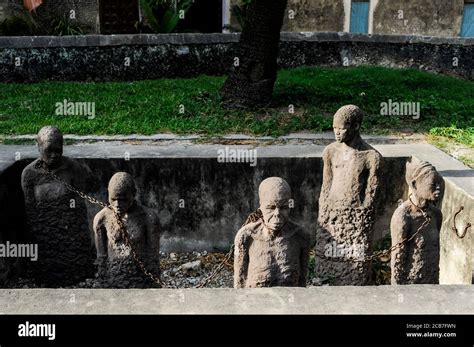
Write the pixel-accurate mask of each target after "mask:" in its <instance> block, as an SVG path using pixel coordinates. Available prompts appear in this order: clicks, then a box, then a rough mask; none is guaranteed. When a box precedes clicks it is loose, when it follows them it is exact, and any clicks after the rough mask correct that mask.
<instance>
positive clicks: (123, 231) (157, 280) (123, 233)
mask: <svg viewBox="0 0 474 347" xmlns="http://www.w3.org/2000/svg"><path fill="white" fill-rule="evenodd" d="M35 169H39V170H43V171H44V172H46V173H47V174H48V175H49V176H51V177H52V178H53V179H54V180H55V181H57V182H59V183H61V184H63V185H64V186H65V187H66V189H67V190H69V191H71V192H73V193H75V194H77V195H79V196H80V197H81V198H82V199H84V200H87V201H89V202H90V203H91V204H94V205H99V206H101V207H103V208H108V209H110V210H111V211H112V213H113V215H114V217H115V219H116V221H117V224H118V226H119V232H120V234H121V236H122V237H123V239H124V241H125V245H126V246H127V247H128V248H129V249H130V251H131V253H132V257H133V260H134V261H135V263H136V264H137V265H138V267H139V268H140V270H141V271H142V272H143V273H144V274H145V275H146V276H148V277H149V278H150V279H151V280H152V281H153V282H155V283H156V284H157V285H158V286H159V287H160V288H167V287H168V288H170V286H167V285H166V283H165V282H164V281H162V280H161V278H160V277H159V276H156V275H154V274H153V273H151V272H150V271H148V270H147V268H146V266H145V264H144V263H143V262H142V261H141V260H140V257H139V256H138V254H137V252H136V251H135V248H134V247H133V245H132V242H131V241H130V238H129V235H128V232H127V228H126V226H125V223H124V222H123V219H122V217H120V215H119V214H118V213H117V212H116V211H115V210H114V209H113V208H112V206H110V205H109V204H106V203H104V202H102V201H99V200H97V199H96V198H94V197H91V196H89V195H87V194H85V193H83V192H82V191H80V190H79V189H77V188H75V187H74V186H72V185H71V184H69V183H67V182H64V180H62V179H61V177H59V176H58V175H56V174H55V173H53V172H51V170H49V168H48V167H47V165H46V164H45V163H44V161H42V160H41V159H40V160H38V162H37V163H36V165H35ZM233 251H234V245H232V246H231V249H230V251H229V252H228V253H227V254H226V256H225V257H224V259H223V260H222V261H221V263H219V265H218V266H217V267H216V269H215V270H214V271H213V272H212V273H211V274H210V275H209V276H208V277H206V278H205V279H204V280H203V281H202V282H201V283H200V284H198V285H196V286H195V288H202V287H204V286H205V285H206V284H207V283H209V282H210V281H211V280H212V279H213V278H214V277H216V276H217V275H218V274H219V273H220V272H221V271H222V269H223V268H224V265H225V263H226V262H227V261H228V260H229V259H230V258H231V256H232V254H233Z"/></svg>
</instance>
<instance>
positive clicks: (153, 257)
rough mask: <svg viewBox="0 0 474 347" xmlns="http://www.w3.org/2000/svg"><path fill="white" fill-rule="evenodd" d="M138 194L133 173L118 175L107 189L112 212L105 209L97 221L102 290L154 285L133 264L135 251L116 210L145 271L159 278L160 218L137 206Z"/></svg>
mask: <svg viewBox="0 0 474 347" xmlns="http://www.w3.org/2000/svg"><path fill="white" fill-rule="evenodd" d="M136 191H137V190H136V187H135V182H134V180H133V178H132V176H131V175H130V174H128V173H125V172H118V173H116V174H115V175H113V176H112V178H111V179H110V182H109V187H108V192H109V204H110V205H111V207H112V208H113V210H111V209H110V208H104V209H102V210H101V211H100V212H99V213H98V214H97V215H96V216H95V218H94V232H95V244H96V249H97V261H98V282H99V283H98V285H99V286H100V287H109V288H145V287H150V286H154V285H155V283H154V282H153V280H151V279H150V278H149V277H147V276H146V275H145V274H144V273H143V271H142V270H141V269H140V268H139V266H138V265H137V263H136V262H135V261H134V259H133V254H132V249H131V247H130V245H129V244H127V242H126V239H125V237H124V235H123V233H122V231H121V229H120V227H119V224H118V221H117V218H116V215H115V214H114V211H115V213H116V214H117V215H119V216H120V217H121V218H122V220H123V223H124V225H125V228H126V233H127V235H128V239H129V240H130V243H131V246H132V247H133V249H134V250H135V252H136V254H137V256H138V258H139V259H140V261H142V262H143V265H144V266H145V268H146V269H147V270H148V271H149V272H150V273H152V274H153V275H154V276H156V277H158V276H159V275H160V258H159V250H160V233H159V229H160V226H159V220H158V215H157V214H156V213H155V211H153V210H151V209H149V208H147V207H144V206H141V205H140V204H138V203H137V201H136V200H135V194H136Z"/></svg>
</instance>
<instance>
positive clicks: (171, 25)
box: [140, 0, 193, 33]
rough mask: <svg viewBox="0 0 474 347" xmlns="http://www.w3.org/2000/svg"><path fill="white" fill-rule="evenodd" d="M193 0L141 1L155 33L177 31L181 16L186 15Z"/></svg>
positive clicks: (149, 25)
mask: <svg viewBox="0 0 474 347" xmlns="http://www.w3.org/2000/svg"><path fill="white" fill-rule="evenodd" d="M192 4H193V0H140V6H141V8H142V10H143V13H144V17H145V19H146V22H147V23H146V24H145V25H144V26H145V27H146V26H148V27H149V28H150V29H151V30H152V31H153V32H155V33H171V32H173V31H175V29H176V27H177V25H178V22H179V20H180V15H181V14H183V13H186V12H187V11H188V10H189V8H190V7H191V6H192Z"/></svg>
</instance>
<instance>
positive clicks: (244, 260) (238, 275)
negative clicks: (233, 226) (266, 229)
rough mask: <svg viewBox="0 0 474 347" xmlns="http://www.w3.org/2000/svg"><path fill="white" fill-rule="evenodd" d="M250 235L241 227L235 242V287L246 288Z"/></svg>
mask: <svg viewBox="0 0 474 347" xmlns="http://www.w3.org/2000/svg"><path fill="white" fill-rule="evenodd" d="M249 243H250V237H249V236H248V235H247V233H246V230H245V229H240V230H239V231H238V232H237V235H236V236H235V242H234V247H235V248H234V288H245V284H246V282H247V271H248V266H249V254H248V246H249Z"/></svg>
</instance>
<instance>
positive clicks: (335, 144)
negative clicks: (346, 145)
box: [323, 142, 340, 157]
mask: <svg viewBox="0 0 474 347" xmlns="http://www.w3.org/2000/svg"><path fill="white" fill-rule="evenodd" d="M339 145H340V144H339V143H338V142H333V143H331V144H329V145H327V146H326V147H325V148H324V150H323V157H329V156H331V155H332V154H333V153H334V151H336V150H338V149H339Z"/></svg>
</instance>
